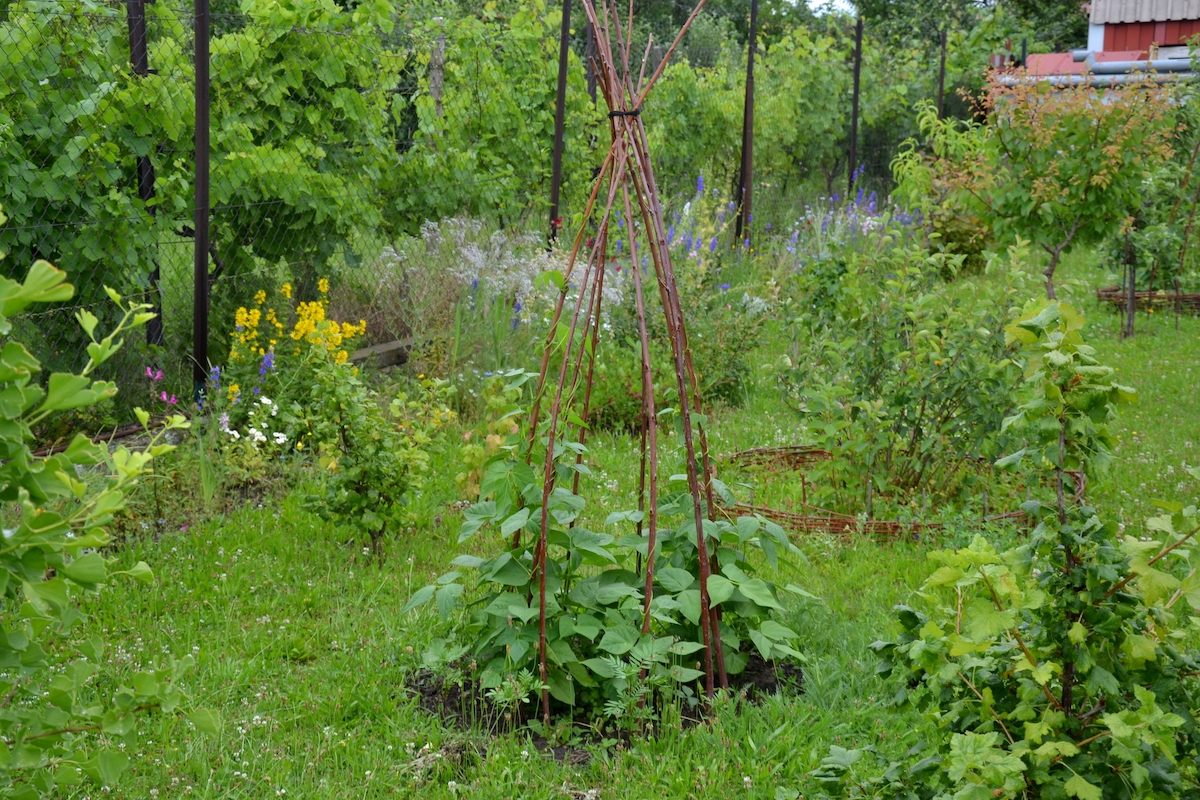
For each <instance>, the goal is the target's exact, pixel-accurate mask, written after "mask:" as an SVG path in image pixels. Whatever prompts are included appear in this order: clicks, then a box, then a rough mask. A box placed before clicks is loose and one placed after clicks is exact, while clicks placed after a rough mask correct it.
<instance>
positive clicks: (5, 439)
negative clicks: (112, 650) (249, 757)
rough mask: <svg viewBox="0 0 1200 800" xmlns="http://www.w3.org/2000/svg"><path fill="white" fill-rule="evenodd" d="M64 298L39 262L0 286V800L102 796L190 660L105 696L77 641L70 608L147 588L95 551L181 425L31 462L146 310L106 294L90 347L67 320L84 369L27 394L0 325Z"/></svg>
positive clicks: (15, 351)
mask: <svg viewBox="0 0 1200 800" xmlns="http://www.w3.org/2000/svg"><path fill="white" fill-rule="evenodd" d="M0 222H3V218H2V216H0ZM73 292H74V289H73V287H72V286H71V285H70V284H68V283H66V273H64V272H62V271H60V270H57V269H55V268H54V267H52V266H50V265H49V264H48V263H46V262H45V261H38V262H36V263H34V265H33V267H32V268H30V270H29V273H28V274H27V275H26V277H25V280H24V281H23V282H21V283H18V282H17V281H14V280H11V279H8V278H0V334H2V335H3V336H4V339H5V341H4V344H3V348H0V395H2V396H3V397H5V398H6V400H5V402H3V403H0V419H2V420H3V425H0V459H2V460H3V466H2V467H0V485H2V486H3V487H4V488H3V491H2V492H0V496H2V499H3V500H4V502H5V504H6V505H8V506H9V507H10V508H14V509H15V510H16V517H15V518H9V520H8V522H7V524H10V525H12V527H10V528H5V529H4V531H3V541H4V547H3V548H2V549H0V611H2V613H0V618H2V619H3V623H0V634H2V635H0V698H2V699H0V737H2V738H0V754H2V756H3V757H2V758H0V795H3V796H5V797H20V798H43V797H44V798H50V797H62V796H63V792H65V791H71V787H74V786H78V785H80V784H82V783H83V782H84V781H85V780H86V781H91V782H94V783H95V784H97V785H99V786H106V787H107V786H111V785H112V784H114V783H115V782H116V780H117V778H118V777H119V775H120V774H121V772H123V771H124V769H125V768H126V767H127V766H128V763H129V757H128V756H127V755H125V753H124V752H122V750H121V749H120V748H121V747H124V746H125V745H133V744H134V743H135V742H136V739H137V722H136V717H137V716H138V715H139V714H141V713H144V712H146V711H149V710H151V709H159V710H161V711H163V712H164V713H175V712H177V711H179V710H181V709H182V708H184V707H185V706H186V704H187V697H186V696H185V694H184V693H183V690H182V689H181V688H180V686H179V684H178V680H179V677H180V675H181V674H182V673H183V672H184V671H185V670H186V669H188V668H189V667H190V666H191V664H192V659H191V657H190V656H187V657H185V658H183V659H178V660H176V659H170V660H168V661H165V662H164V663H163V664H162V666H160V667H158V668H154V669H149V670H145V671H139V672H136V673H134V674H133V675H132V676H131V678H130V680H129V683H128V684H127V685H125V684H121V685H116V686H113V684H112V682H111V681H110V680H109V679H108V676H107V673H106V672H105V671H104V670H103V654H104V641H103V639H101V638H100V637H98V636H92V637H91V638H90V639H86V640H84V639H82V637H81V636H80V633H81V632H82V631H81V630H80V628H81V627H82V626H83V625H84V624H85V621H86V617H85V616H84V615H83V614H82V613H81V612H80V611H79V609H78V607H77V606H78V605H79V603H78V601H79V599H80V598H81V597H83V596H84V595H88V594H92V593H95V592H97V591H99V590H100V588H101V587H102V586H103V585H104V584H107V583H108V582H109V581H111V580H113V579H114V578H116V577H118V576H120V577H122V578H132V579H134V580H137V581H139V582H142V583H150V582H152V581H153V575H152V573H151V571H150V568H149V567H148V566H147V565H146V564H145V563H144V562H138V563H137V564H135V565H134V566H133V567H131V568H130V569H128V570H119V569H115V568H114V566H115V565H114V560H112V559H108V558H105V557H104V556H103V555H102V553H101V552H100V550H101V548H103V547H104V546H105V545H106V544H108V542H109V541H110V539H109V536H108V534H107V532H106V527H107V526H108V525H109V524H110V523H111V521H112V519H113V516H114V515H115V514H116V513H118V512H119V511H121V509H122V508H123V507H124V504H125V498H126V494H127V493H128V491H129V490H130V489H131V488H132V487H133V486H134V485H136V484H137V483H138V481H139V479H141V478H142V477H143V476H145V475H147V474H148V473H149V465H150V462H151V460H152V459H153V458H155V457H157V456H160V455H162V454H164V453H166V452H167V451H169V450H170V449H171V447H170V446H169V445H167V444H164V443H163V442H162V439H163V436H164V435H165V433H166V432H167V431H169V430H176V429H179V428H183V427H186V426H187V424H186V422H184V419H183V417H180V416H173V417H170V418H169V419H168V420H167V424H166V425H165V426H164V427H163V428H161V429H160V430H159V431H158V432H157V433H156V434H155V435H153V436H152V437H151V441H150V443H149V444H148V445H147V447H146V448H145V449H144V450H134V451H130V450H128V449H126V448H125V447H123V446H122V447H118V448H117V449H116V450H115V451H114V452H113V453H112V454H111V455H110V454H109V451H108V448H107V447H106V446H104V445H99V444H93V443H92V442H91V441H89V440H88V438H87V437H86V436H83V435H82V434H77V435H76V436H75V437H74V439H73V440H72V441H71V443H70V445H69V446H68V447H67V448H66V449H65V450H63V451H62V452H59V453H57V454H54V455H50V456H46V457H44V458H35V457H34V456H33V454H32V453H31V452H30V442H31V440H32V438H33V437H32V433H31V427H32V426H34V425H37V424H38V423H39V422H42V421H43V420H46V419H48V418H50V417H51V416H53V415H55V414H57V413H59V412H61V411H64V410H68V409H76V408H86V407H88V406H91V405H94V404H96V403H98V402H100V401H101V400H102V399H104V398H106V397H111V396H113V395H114V394H116V391H117V388H116V386H115V385H114V384H112V383H110V382H107V381H101V380H93V379H92V377H91V375H92V373H93V371H94V370H95V369H96V368H97V367H98V366H100V365H101V364H103V363H104V362H105V361H106V360H107V359H108V358H110V357H111V356H112V355H113V353H115V352H116V351H117V350H118V349H119V348H120V347H121V344H122V342H123V339H122V336H123V334H125V333H127V332H128V331H130V330H132V329H135V328H137V327H139V326H141V325H144V324H145V323H146V322H147V321H148V320H149V319H150V318H151V317H152V316H153V315H152V314H149V313H146V308H147V307H146V306H142V305H136V304H125V303H122V302H121V301H120V298H119V297H117V295H116V293H115V292H113V291H112V290H109V296H110V297H111V298H112V299H113V301H114V303H116V304H117V306H118V308H119V311H120V316H119V318H118V322H117V324H116V326H115V327H114V328H113V330H112V331H111V332H110V333H109V334H108V335H107V336H104V337H102V338H98V332H97V330H96V326H97V322H98V320H97V319H96V317H95V316H94V315H92V314H91V313H90V312H88V311H80V312H79V314H78V316H77V319H78V321H79V324H80V326H81V327H82V328H83V331H84V334H85V335H86V337H87V340H88V342H89V344H88V347H87V352H88V360H87V363H86V364H85V366H84V368H83V369H82V371H81V372H80V373H79V374H77V375H73V374H67V373H60V372H55V373H53V374H51V375H50V376H49V378H48V379H47V380H46V382H45V384H41V383H40V381H39V378H40V377H41V365H40V364H39V363H38V362H37V360H36V359H34V358H33V356H31V355H30V354H29V351H28V350H27V349H26V348H25V346H24V345H23V344H22V343H20V342H17V341H13V340H11V339H8V336H7V335H8V333H9V331H10V323H9V318H10V317H11V316H12V315H14V314H18V313H20V312H21V311H22V310H24V309H25V308H27V307H29V306H30V305H32V304H34V303H50V302H59V301H64V300H68V299H70V298H71V296H72V294H73ZM138 416H139V418H140V419H141V421H142V423H143V425H145V424H146V423H147V422H148V420H149V415H148V414H147V413H146V412H143V411H141V410H140V409H139V411H138ZM89 484H90V485H89ZM97 484H98V486H99V488H95V487H96V485H97ZM98 679H99V680H98ZM101 686H103V687H105V688H103V689H101V688H100V687H101ZM110 692H111V694H110ZM191 719H192V721H193V722H194V723H195V724H196V726H197V727H199V728H200V729H202V730H207V731H215V729H216V725H217V722H216V718H215V717H213V716H212V714H211V713H209V712H207V711H203V710H199V711H195V712H193V713H192V715H191ZM131 749H132V748H131Z"/></svg>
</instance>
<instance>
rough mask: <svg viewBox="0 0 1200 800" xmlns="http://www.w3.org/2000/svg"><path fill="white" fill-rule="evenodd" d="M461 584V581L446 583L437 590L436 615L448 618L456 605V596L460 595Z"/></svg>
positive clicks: (461, 591)
mask: <svg viewBox="0 0 1200 800" xmlns="http://www.w3.org/2000/svg"><path fill="white" fill-rule="evenodd" d="M462 593H463V585H462V584H461V583H448V584H446V585H445V586H443V587H442V588H440V589H438V590H437V607H438V615H439V616H440V617H441V618H442V619H449V618H450V614H451V613H453V611H454V607H455V606H456V605H458V598H459V597H461V596H462Z"/></svg>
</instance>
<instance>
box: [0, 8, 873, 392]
mask: <svg viewBox="0 0 1200 800" xmlns="http://www.w3.org/2000/svg"><path fill="white" fill-rule="evenodd" d="M252 7H253V8H254V9H255V10H254V12H253V13H250V14H242V13H213V14H211V15H210V20H209V21H210V23H211V25H210V40H209V51H210V57H209V61H208V64H209V73H210V84H209V92H208V97H209V106H208V111H209V119H210V123H209V128H208V130H209V138H210V147H209V159H210V165H209V169H208V173H207V174H208V178H209V192H210V201H209V205H210V215H209V220H210V227H209V235H208V242H209V244H208V248H207V250H208V252H207V254H206V256H205V258H204V259H203V262H204V263H205V264H206V265H207V274H208V281H209V285H210V290H209V304H208V315H207V316H208V319H209V320H210V321H211V324H210V328H209V330H208V332H207V336H206V337H204V338H205V339H206V340H207V342H208V354H209V356H208V358H209V359H210V360H211V362H213V363H220V362H221V356H222V354H225V353H228V352H229V336H230V334H231V330H230V329H231V328H232V327H233V325H234V318H235V311H236V310H237V308H238V307H239V306H248V305H252V304H253V298H254V296H255V294H256V293H257V292H259V291H265V292H268V293H272V292H278V291H280V290H281V288H282V287H283V286H284V285H285V284H286V285H288V286H290V288H291V291H292V294H293V299H294V300H304V299H313V298H315V297H316V296H317V295H318V292H319V283H320V280H321V279H322V278H327V279H329V281H330V285H331V287H332V291H331V292H330V294H329V305H330V313H331V315H336V316H337V318H339V319H346V320H354V321H357V320H359V319H363V320H365V321H366V322H367V333H366V336H365V337H364V339H363V340H361V345H362V346H369V345H374V344H380V343H385V342H391V341H396V340H402V339H405V338H408V337H411V336H413V334H414V333H419V332H414V331H412V330H410V329H409V325H408V323H407V320H408V319H409V318H410V317H409V316H408V315H407V314H406V303H407V302H408V298H409V296H410V295H412V294H413V289H414V287H412V286H409V285H407V283H406V280H407V279H406V276H405V273H404V271H403V270H402V269H401V268H399V267H398V265H397V261H396V259H395V258H394V257H392V255H393V254H394V251H392V250H391V248H390V245H391V244H392V243H393V242H395V241H396V239H397V237H400V236H403V235H405V234H415V233H417V232H418V231H419V229H420V226H421V224H422V223H423V222H424V221H425V220H431V219H432V220H436V219H441V218H443V217H448V216H451V215H455V214H467V215H473V216H486V217H489V218H491V219H493V220H496V221H497V222H498V224H499V225H500V226H502V227H512V226H517V227H520V226H522V225H524V226H526V227H534V228H536V229H538V230H542V229H544V228H545V223H544V221H543V219H542V215H543V214H544V212H545V210H546V207H547V198H548V196H549V182H550V169H551V163H550V162H551V158H550V154H551V150H552V139H553V127H554V113H555V108H554V95H555V84H556V72H557V60H558V59H557V55H558V53H557V49H558V48H557V41H556V36H555V35H554V31H553V30H551V29H549V28H547V27H543V28H540V29H539V28H538V27H537V26H536V25H535V26H528V27H526V28H524V29H521V28H518V27H517V26H515V24H514V25H510V26H505V25H495V24H488V23H487V22H485V21H483V20H473V19H458V20H454V21H453V22H452V23H447V22H445V21H443V20H441V19H438V18H434V19H429V20H421V21H412V20H407V21H405V22H403V23H397V22H396V21H395V20H394V19H392V18H391V17H390V15H387V16H382V17H372V15H371V12H370V11H369V10H366V9H365V8H364V7H360V8H359V9H358V10H357V11H355V12H354V13H349V12H345V11H341V10H337V9H332V10H331V9H327V8H325V7H324V6H321V5H320V4H297V5H296V6H295V7H294V8H293V7H284V6H283V5H282V4H267V3H259V4H252ZM297 9H299V10H297ZM380 13H384V14H390V12H380ZM196 20H197V16H196V11H195V8H194V7H193V6H192V5H191V4H190V3H189V4H181V3H179V2H178V0H158V2H152V3H147V2H146V0H123V2H122V0H107V1H105V0H36V1H35V0H20V1H18V2H5V0H0V205H2V206H3V209H4V213H5V214H6V215H7V217H8V221H7V224H5V225H3V226H0V252H4V253H6V254H7V257H6V258H5V259H4V261H2V262H0V271H3V273H4V274H5V275H7V276H8V277H12V278H17V279H19V278H21V277H22V276H23V275H24V273H25V271H26V270H27V269H28V267H29V265H30V263H32V261H33V260H35V259H39V258H42V259H46V260H48V261H50V262H51V263H53V264H55V265H57V266H58V267H60V268H62V269H64V270H66V272H67V273H68V275H69V276H70V280H71V282H72V283H73V284H74V286H75V289H76V291H75V297H74V298H73V299H72V300H71V301H70V302H67V303H62V304H58V305H55V306H52V307H49V308H42V309H39V310H35V311H33V312H31V313H27V314H25V315H23V316H21V317H19V318H18V319H16V320H14V330H13V332H12V334H11V335H12V336H13V337H14V338H17V339H19V340H21V341H23V342H26V343H27V344H28V346H29V347H30V349H31V350H32V351H33V352H34V354H35V355H36V356H37V357H38V358H39V359H40V360H41V361H42V363H43V365H44V366H45V367H46V368H48V369H51V370H78V369H79V368H80V367H81V366H82V365H83V364H84V362H85V360H86V358H87V355H86V341H87V340H86V338H85V336H84V334H83V332H82V330H81V329H80V328H79V325H78V324H77V322H76V320H75V314H76V312H77V311H79V310H80V309H81V308H87V309H89V310H90V311H91V312H92V313H94V314H96V316H97V317H99V318H100V321H101V329H103V328H104V327H105V326H106V325H111V324H112V323H113V322H114V321H115V319H114V314H115V308H114V307H113V305H112V304H111V303H110V302H108V301H107V299H106V298H105V295H104V287H105V286H110V287H112V288H114V289H116V290H117V291H118V292H120V293H122V294H124V295H127V296H137V297H139V298H141V299H142V301H143V302H146V303H148V304H150V305H152V306H153V307H154V308H155V310H156V311H158V313H159V315H160V316H159V319H158V320H157V321H156V322H155V323H152V325H151V326H150V327H149V328H148V329H147V330H146V331H145V334H144V335H143V334H140V333H139V335H138V341H137V342H130V343H129V344H128V345H127V346H126V348H125V349H124V350H123V351H122V353H121V355H120V356H119V357H118V358H117V359H115V360H114V361H113V362H110V363H109V364H106V365H105V367H104V369H103V370H102V376H103V377H110V378H113V379H115V380H117V381H118V383H119V384H120V385H121V386H122V389H123V395H124V396H125V397H126V398H127V402H129V403H130V404H132V403H134V402H138V401H139V400H140V399H141V397H140V394H139V393H140V392H142V391H143V390H145V391H148V390H149V382H148V381H144V380H143V379H142V376H143V375H144V374H145V370H146V367H147V366H151V365H153V366H154V368H155V369H160V368H161V369H162V370H163V371H164V373H165V374H166V378H167V384H166V386H167V387H168V391H169V392H170V393H173V394H177V395H178V396H179V397H181V398H185V397H190V396H191V391H192V387H193V371H194V370H193V366H194V364H195V357H194V353H195V350H194V349H193V321H194V319H196V318H197V315H196V305H195V297H196V292H195V291H194V288H195V282H194V277H195V272H196V271H195V269H194V264H195V262H196V259H195V257H194V256H195V247H196V238H197V237H196V232H195V223H194V221H195V219H196V213H195V211H196V190H197V181H196V175H197V165H196V158H195V144H194V142H195V135H196V120H197V111H198V109H197V105H196V102H197V97H198V93H197V91H196V88H197V87H196V74H197V73H196V68H195V53H196V30H197V26H196ZM581 27H582V26H581ZM576 39H577V41H575V42H574V43H573V44H574V46H575V49H576V50H577V51H578V52H577V53H576V54H575V56H574V60H573V62H572V67H571V78H570V81H571V82H570V85H569V90H568V93H567V108H566V112H565V113H566V122H567V124H566V129H567V131H568V136H571V137H575V139H576V141H577V142H578V144H577V145H575V146H568V148H567V151H566V152H567V155H566V159H565V162H564V168H563V181H564V184H565V188H564V192H565V193H566V196H567V197H572V198H578V197H580V196H581V195H583V194H585V193H586V191H587V189H588V182H589V181H590V179H591V176H592V172H593V168H594V167H595V164H594V163H593V160H594V156H593V153H592V147H591V145H590V144H589V143H594V141H596V140H597V137H599V138H603V137H604V136H606V135H607V134H606V131H605V130H604V128H605V121H604V120H603V117H602V116H601V115H599V114H598V113H597V111H596V110H595V108H594V107H593V106H592V103H591V100H590V99H589V97H588V91H587V89H588V87H587V79H586V77H585V71H584V68H583V57H584V55H585V52H586V43H585V41H584V38H583V37H581V36H577V37H576ZM693 49H694V50H696V52H695V53H692V54H690V57H691V58H693V59H695V60H696V61H697V62H698V63H699V62H703V61H705V59H707V60H709V61H713V62H714V63H715V61H716V60H717V58H718V53H717V51H715V50H714V51H712V52H711V53H708V52H707V51H702V50H701V49H700V48H693ZM660 50H662V48H661V47H660V48H659V49H658V50H654V49H652V50H651V52H650V64H649V66H651V67H653V66H654V65H655V63H656V62H655V59H661V58H662V53H661V52H659V51H660ZM201 94H202V93H201ZM847 99H848V98H847ZM893 151H894V143H892V142H886V143H881V145H875V144H874V143H871V142H863V143H861V144H860V148H859V161H860V164H868V165H870V170H871V172H872V173H880V174H882V173H885V172H886V163H887V162H888V161H889V160H890V158H891V155H892V152H893ZM731 160H732V159H731ZM734 163H736V161H735V162H734ZM835 166H836V165H835ZM831 174H832V173H831ZM843 175H844V172H843ZM844 181H845V178H844V177H843V178H841V179H840V180H839V181H838V183H839V184H840V186H839V188H841V187H844V186H845V183H844ZM572 192H573V194H572ZM566 205H567V206H568V208H570V203H567V204H566ZM202 366H203V367H204V368H205V369H207V367H208V364H207V363H206V364H203V365H202ZM139 381H142V388H140V389H139V388H138V387H139ZM159 387H160V388H161V387H162V384H160V385H159Z"/></svg>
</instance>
